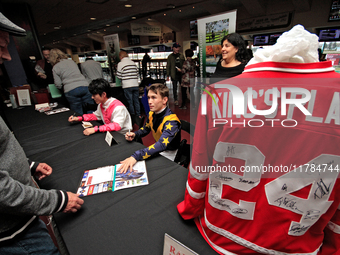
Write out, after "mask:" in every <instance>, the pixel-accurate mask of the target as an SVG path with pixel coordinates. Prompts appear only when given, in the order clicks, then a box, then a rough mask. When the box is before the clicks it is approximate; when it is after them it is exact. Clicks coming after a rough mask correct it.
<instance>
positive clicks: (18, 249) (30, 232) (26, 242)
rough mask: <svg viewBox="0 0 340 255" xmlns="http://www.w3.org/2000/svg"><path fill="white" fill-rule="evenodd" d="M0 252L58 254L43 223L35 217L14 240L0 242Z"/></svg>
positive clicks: (18, 254) (9, 254)
mask: <svg viewBox="0 0 340 255" xmlns="http://www.w3.org/2000/svg"><path fill="white" fill-rule="evenodd" d="M0 254H6V255H28V254H29V255H33V254H35V255H60V253H59V251H58V249H57V247H55V245H54V243H53V241H52V239H51V236H50V235H49V233H48V230H47V228H46V225H45V223H44V222H43V221H42V220H41V219H39V218H37V219H35V220H34V221H33V222H32V223H31V224H30V225H29V226H28V228H27V229H26V230H24V232H23V233H21V234H19V235H18V236H17V237H15V238H14V240H10V241H5V242H0Z"/></svg>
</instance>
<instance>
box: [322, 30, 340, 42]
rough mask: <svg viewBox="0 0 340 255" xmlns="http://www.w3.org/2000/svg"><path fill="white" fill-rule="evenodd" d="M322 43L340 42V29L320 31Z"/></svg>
mask: <svg viewBox="0 0 340 255" xmlns="http://www.w3.org/2000/svg"><path fill="white" fill-rule="evenodd" d="M318 35H319V41H320V42H329V41H340V28H325V29H319V32H318Z"/></svg>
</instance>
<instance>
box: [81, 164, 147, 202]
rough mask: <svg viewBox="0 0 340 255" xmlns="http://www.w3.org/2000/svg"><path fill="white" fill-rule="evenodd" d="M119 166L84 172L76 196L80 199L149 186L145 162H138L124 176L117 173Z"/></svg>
mask: <svg viewBox="0 0 340 255" xmlns="http://www.w3.org/2000/svg"><path fill="white" fill-rule="evenodd" d="M120 165H121V164H117V165H114V166H105V167H100V168H96V169H92V170H86V171H85V172H84V174H83V177H82V179H81V182H80V185H79V188H78V191H77V194H79V196H80V197H84V196H89V195H94V194H99V193H102V192H107V191H116V190H120V189H126V188H133V187H137V186H142V185H147V184H149V180H148V176H147V172H146V165H145V161H138V162H137V163H136V164H135V165H134V166H133V170H132V171H128V172H126V173H125V174H122V173H117V170H118V169H119V166H120Z"/></svg>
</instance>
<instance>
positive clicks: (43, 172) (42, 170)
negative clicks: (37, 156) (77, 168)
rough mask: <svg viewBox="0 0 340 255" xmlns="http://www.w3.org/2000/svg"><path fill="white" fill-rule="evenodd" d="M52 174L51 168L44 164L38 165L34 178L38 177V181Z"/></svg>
mask: <svg viewBox="0 0 340 255" xmlns="http://www.w3.org/2000/svg"><path fill="white" fill-rule="evenodd" d="M51 173H52V167H50V166H49V165H47V164H46V163H39V165H38V166H37V169H36V170H35V174H34V175H35V176H36V177H38V179H39V180H41V179H43V178H45V177H47V176H49V175H50V174H51Z"/></svg>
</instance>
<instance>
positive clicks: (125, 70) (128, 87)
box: [117, 51, 141, 119]
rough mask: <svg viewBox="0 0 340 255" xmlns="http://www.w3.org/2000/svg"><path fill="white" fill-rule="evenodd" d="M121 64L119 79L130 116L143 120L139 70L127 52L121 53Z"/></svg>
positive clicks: (118, 73) (118, 69) (119, 64)
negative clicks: (140, 103)
mask: <svg viewBox="0 0 340 255" xmlns="http://www.w3.org/2000/svg"><path fill="white" fill-rule="evenodd" d="M119 58H120V62H119V63H118V66H117V77H118V78H119V79H121V80H122V87H123V89H124V95H125V97H126V100H127V102H128V104H129V105H128V109H129V112H130V114H131V115H132V116H133V115H136V116H137V119H138V118H141V115H140V105H139V88H138V68H137V66H136V64H135V62H133V61H132V60H131V59H129V57H128V54H127V52H126V51H120V52H119Z"/></svg>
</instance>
